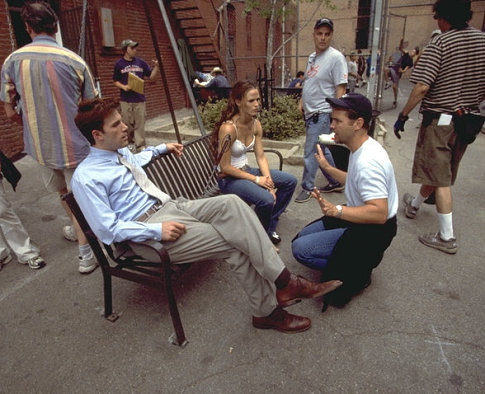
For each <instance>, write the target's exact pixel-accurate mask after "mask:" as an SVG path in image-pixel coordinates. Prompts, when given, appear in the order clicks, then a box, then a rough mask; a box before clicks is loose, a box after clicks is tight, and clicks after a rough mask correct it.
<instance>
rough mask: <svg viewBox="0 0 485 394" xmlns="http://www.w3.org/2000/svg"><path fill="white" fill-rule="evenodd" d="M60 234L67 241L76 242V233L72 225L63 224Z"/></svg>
mask: <svg viewBox="0 0 485 394" xmlns="http://www.w3.org/2000/svg"><path fill="white" fill-rule="evenodd" d="M62 235H63V236H64V238H66V239H67V240H68V241H72V242H77V235H76V230H74V226H64V227H63V228H62Z"/></svg>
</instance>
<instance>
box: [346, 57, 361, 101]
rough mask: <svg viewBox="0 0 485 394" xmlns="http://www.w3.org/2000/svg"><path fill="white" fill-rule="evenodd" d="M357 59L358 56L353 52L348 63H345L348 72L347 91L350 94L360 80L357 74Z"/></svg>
mask: <svg viewBox="0 0 485 394" xmlns="http://www.w3.org/2000/svg"><path fill="white" fill-rule="evenodd" d="M357 58H358V56H357V55H356V54H355V52H354V51H352V52H350V56H349V61H348V63H347V67H348V70H349V77H348V84H347V90H348V92H350V93H354V92H355V87H356V85H357V82H358V81H359V79H360V75H359V73H358V65H357Z"/></svg>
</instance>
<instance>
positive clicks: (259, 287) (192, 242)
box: [147, 195, 285, 317]
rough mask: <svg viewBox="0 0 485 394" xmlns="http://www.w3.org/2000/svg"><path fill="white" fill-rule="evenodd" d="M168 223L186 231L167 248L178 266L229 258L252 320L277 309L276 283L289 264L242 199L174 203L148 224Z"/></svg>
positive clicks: (219, 198) (169, 204) (168, 205)
mask: <svg viewBox="0 0 485 394" xmlns="http://www.w3.org/2000/svg"><path fill="white" fill-rule="evenodd" d="M166 221H176V222H179V223H183V224H185V226H186V229H187V232H186V233H185V234H183V235H182V236H181V237H180V238H179V239H178V240H176V241H174V242H164V243H163V244H164V246H165V248H166V249H167V251H168V253H169V255H170V260H171V261H172V262H173V263H184V262H196V261H203V260H209V259H224V260H225V261H226V262H227V263H228V264H229V265H230V267H231V271H232V272H233V273H234V275H235V276H236V278H237V279H238V281H239V282H240V283H241V285H242V287H243V289H244V291H245V292H246V294H247V296H248V299H249V305H250V307H251V312H252V314H253V316H257V317H263V316H267V315H269V314H270V313H271V312H272V311H273V310H274V309H275V308H276V306H277V301H276V290H275V286H274V281H275V280H276V278H277V277H278V276H279V275H280V274H281V272H282V271H283V269H284V268H285V265H284V264H283V262H282V261H281V259H280V257H279V256H278V254H277V253H276V251H275V249H274V248H273V244H272V243H271V241H270V240H269V238H268V235H267V234H266V232H265V230H264V229H263V227H262V226H261V224H260V222H259V219H258V217H257V216H256V214H255V213H254V211H253V210H252V209H251V208H250V207H249V206H248V205H247V204H246V203H244V202H243V201H242V200H241V199H240V198H239V197H237V196H235V195H224V196H218V197H212V198H208V199H202V200H190V201H189V200H178V201H173V200H172V201H169V202H168V203H166V204H164V206H163V207H162V208H161V209H160V210H159V211H158V212H156V213H155V214H153V215H152V216H151V217H150V218H149V219H148V220H147V222H149V223H157V222H160V223H162V222H166ZM221 296H223V295H222V294H221Z"/></svg>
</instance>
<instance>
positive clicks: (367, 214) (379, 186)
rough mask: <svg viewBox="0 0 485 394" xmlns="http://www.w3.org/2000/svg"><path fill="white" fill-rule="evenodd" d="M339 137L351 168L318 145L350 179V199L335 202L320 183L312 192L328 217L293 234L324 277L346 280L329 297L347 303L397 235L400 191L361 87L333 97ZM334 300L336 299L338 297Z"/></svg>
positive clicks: (296, 246) (300, 254)
mask: <svg viewBox="0 0 485 394" xmlns="http://www.w3.org/2000/svg"><path fill="white" fill-rule="evenodd" d="M327 102H328V103H329V104H330V105H331V106H332V108H333V111H332V123H331V129H332V131H334V132H335V142H338V143H342V144H345V145H346V146H347V147H348V148H349V150H350V152H351V153H350V157H349V166H348V172H344V171H341V170H339V169H337V168H335V167H334V166H332V165H331V164H329V162H328V161H327V160H326V158H325V156H324V154H323V152H322V150H321V148H320V146H319V145H318V146H317V151H318V152H317V154H316V155H315V157H316V160H317V162H318V164H319V166H320V168H321V169H322V170H324V171H325V172H327V173H328V174H329V175H331V176H332V177H333V178H334V179H336V180H337V181H338V182H339V183H341V184H345V197H346V198H347V205H335V204H332V203H331V202H330V201H327V200H326V199H324V198H323V197H322V196H321V194H320V191H319V190H318V189H317V188H315V189H314V191H313V193H312V195H313V197H314V198H315V199H316V200H317V201H318V203H319V204H320V208H321V211H322V213H323V217H322V218H321V220H317V221H314V222H312V223H310V224H309V225H307V226H306V227H305V228H304V229H303V230H302V231H300V233H299V234H298V235H297V237H296V238H295V239H294V240H293V243H292V251H293V255H294V256H295V258H296V259H297V260H298V261H299V262H300V263H302V264H304V265H306V266H307V267H310V268H313V269H316V270H320V271H322V272H323V275H324V277H325V278H326V280H327V278H328V277H331V278H335V279H340V280H342V282H343V283H344V284H343V285H342V286H341V288H340V289H337V290H336V291H335V292H334V293H335V294H332V295H331V296H330V295H329V296H328V297H326V301H327V302H328V301H329V302H330V303H333V304H334V305H338V306H343V305H345V304H346V303H347V302H349V301H350V298H351V297H352V296H353V295H355V294H357V293H358V292H359V291H361V290H362V289H363V288H364V287H367V286H368V285H369V284H370V275H371V272H372V269H373V268H375V267H376V266H377V265H378V264H379V263H380V261H381V260H382V257H383V254H384V251H385V250H386V249H387V248H388V247H389V245H390V244H391V241H392V239H393V238H394V236H395V235H396V231H397V225H396V212H397V207H398V194H397V186H396V180H395V176H394V169H393V167H392V163H391V161H390V160H389V156H388V155H387V152H386V151H385V150H384V148H383V147H382V146H381V145H380V144H379V143H378V142H377V141H376V140H374V139H373V138H371V137H369V135H368V133H367V130H368V129H369V124H370V122H371V119H372V105H371V103H370V101H369V100H368V99H367V98H366V97H364V96H363V95H361V94H359V93H348V94H346V95H344V96H342V97H341V98H340V99H335V98H328V99H327ZM331 300H333V301H334V302H332V301H331Z"/></svg>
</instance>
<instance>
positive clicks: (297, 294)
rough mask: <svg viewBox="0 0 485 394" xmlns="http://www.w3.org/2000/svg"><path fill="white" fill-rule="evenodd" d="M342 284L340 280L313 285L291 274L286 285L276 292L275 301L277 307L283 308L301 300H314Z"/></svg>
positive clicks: (301, 277)
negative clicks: (276, 301)
mask: <svg viewBox="0 0 485 394" xmlns="http://www.w3.org/2000/svg"><path fill="white" fill-rule="evenodd" d="M342 284H343V282H342V281H340V280H329V281H328V282H323V283H314V282H311V281H309V280H308V279H305V278H304V277H303V276H300V275H298V276H297V275H295V274H291V279H290V282H289V283H288V285H287V286H286V287H285V288H283V289H281V290H276V299H277V300H278V304H279V305H281V306H283V307H285V306H289V305H293V304H296V303H297V302H300V301H301V299H302V298H316V297H320V296H322V295H324V294H327V293H330V292H331V291H334V290H335V289H336V288H337V287H340V286H342Z"/></svg>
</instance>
